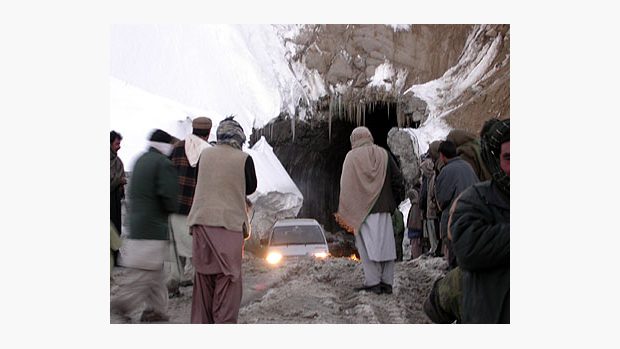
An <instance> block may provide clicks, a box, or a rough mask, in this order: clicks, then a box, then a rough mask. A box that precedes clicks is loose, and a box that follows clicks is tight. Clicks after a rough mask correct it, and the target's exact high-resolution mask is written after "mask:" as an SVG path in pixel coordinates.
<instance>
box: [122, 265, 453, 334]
mask: <svg viewBox="0 0 620 349" xmlns="http://www.w3.org/2000/svg"><path fill="white" fill-rule="evenodd" d="M445 267H446V263H445V262H444V261H443V260H442V259H441V258H430V257H429V258H427V257H420V258H418V259H416V260H412V261H405V262H401V263H396V268H395V272H394V285H393V286H394V292H393V294H391V295H387V294H380V295H376V294H373V293H366V292H356V291H354V290H353V289H354V288H355V287H358V286H360V285H361V284H362V282H363V270H362V265H361V263H359V262H358V261H355V260H352V259H350V258H328V259H327V260H314V259H313V258H310V257H308V258H300V259H297V260H290V261H287V263H285V264H284V265H281V266H277V267H273V266H270V265H268V264H267V263H266V262H265V261H264V260H263V259H259V258H256V257H253V256H252V255H251V254H247V255H246V256H245V257H244V259H243V299H242V302H241V309H240V311H239V319H238V322H239V323H251V324H306V323H322V324H370V323H374V324H377V323H378V324H401V323H413V324H419V323H431V321H430V320H429V319H428V317H427V316H426V315H425V314H424V312H423V310H422V304H423V303H424V299H425V298H426V296H427V295H428V293H429V292H430V289H431V287H432V284H433V282H434V280H435V279H437V278H438V277H440V276H441V275H443V273H444V269H445ZM124 271H125V269H124V268H115V270H114V272H113V274H112V275H113V278H114V279H116V280H118V279H120V278H122V277H123V275H124ZM117 289H118V286H117V284H116V282H115V281H114V280H113V281H112V284H111V288H110V294H111V295H113V294H114V293H115V292H116V290H117ZM181 292H182V296H181V297H178V298H173V299H170V301H169V304H168V315H169V316H170V321H169V322H170V323H189V320H190V308H191V296H192V287H191V286H188V287H182V288H181ZM139 317H140V312H136V313H134V314H131V320H130V321H127V320H125V319H123V318H121V317H119V316H116V315H111V318H110V322H111V323H139Z"/></svg>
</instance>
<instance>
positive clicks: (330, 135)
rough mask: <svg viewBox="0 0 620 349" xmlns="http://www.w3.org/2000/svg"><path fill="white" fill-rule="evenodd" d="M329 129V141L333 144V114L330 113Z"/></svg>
mask: <svg viewBox="0 0 620 349" xmlns="http://www.w3.org/2000/svg"><path fill="white" fill-rule="evenodd" d="M327 129H328V131H327V132H328V137H329V143H330V144H331V142H332V114H331V113H330V114H329V125H328V127H327Z"/></svg>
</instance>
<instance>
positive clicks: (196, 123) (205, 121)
mask: <svg viewBox="0 0 620 349" xmlns="http://www.w3.org/2000/svg"><path fill="white" fill-rule="evenodd" d="M212 124H213V123H212V122H211V119H209V118H208V117H205V116H199V117H197V118H195V119H194V120H193V121H192V128H193V129H195V130H211V125H212Z"/></svg>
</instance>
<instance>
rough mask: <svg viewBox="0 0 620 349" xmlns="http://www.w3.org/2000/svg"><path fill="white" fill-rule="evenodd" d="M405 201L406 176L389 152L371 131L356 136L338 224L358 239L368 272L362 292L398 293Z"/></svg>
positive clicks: (344, 170)
mask: <svg viewBox="0 0 620 349" xmlns="http://www.w3.org/2000/svg"><path fill="white" fill-rule="evenodd" d="M403 198H404V186H403V180H402V174H401V172H400V169H399V168H398V165H397V164H396V161H395V160H394V159H393V158H392V157H391V156H390V155H389V154H388V152H387V150H385V149H383V148H381V147H379V146H377V145H375V144H374V143H373V138H372V135H371V133H370V130H368V128H366V127H357V128H356V129H354V130H353V132H352V133H351V150H350V151H349V152H348V153H347V156H346V157H345V160H344V163H343V165H342V176H341V178H340V199H339V204H338V212H337V213H336V214H335V215H334V216H335V218H336V222H338V224H340V226H342V227H343V228H344V229H345V230H346V231H348V232H350V233H352V234H354V235H355V245H356V247H357V249H358V252H359V254H360V260H361V262H362V266H363V268H364V286H362V287H359V288H357V289H356V290H358V291H369V292H373V293H376V294H381V293H387V294H391V293H392V284H393V282H394V260H395V259H396V248H395V241H394V231H393V227H392V218H391V213H392V212H394V210H395V209H396V207H397V206H398V203H400V202H401V201H402V199H403Z"/></svg>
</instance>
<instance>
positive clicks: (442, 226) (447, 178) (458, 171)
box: [435, 141, 478, 269]
mask: <svg viewBox="0 0 620 349" xmlns="http://www.w3.org/2000/svg"><path fill="white" fill-rule="evenodd" d="M439 159H440V160H441V161H443V162H444V163H445V166H444V167H443V168H442V169H441V172H439V176H437V183H436V187H435V190H436V197H437V203H438V204H439V209H440V210H441V222H440V223H439V230H440V231H441V238H442V239H443V241H444V242H446V244H445V245H446V252H447V253H446V257H447V260H448V264H449V266H450V269H452V268H454V267H456V265H457V261H456V258H455V257H454V253H453V251H452V244H451V242H450V240H449V239H448V238H447V237H448V216H449V210H450V207H451V206H452V203H453V202H454V200H455V199H456V198H457V197H458V196H459V195H460V194H461V193H462V192H463V191H464V190H465V189H467V188H469V187H470V186H471V185H472V184H475V183H477V182H478V176H476V173H475V172H474V170H473V169H472V168H471V166H470V165H469V163H467V162H466V161H465V160H463V159H461V157H460V156H457V155H456V146H455V145H454V143H452V142H450V141H443V142H441V144H439Z"/></svg>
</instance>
